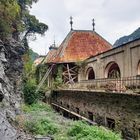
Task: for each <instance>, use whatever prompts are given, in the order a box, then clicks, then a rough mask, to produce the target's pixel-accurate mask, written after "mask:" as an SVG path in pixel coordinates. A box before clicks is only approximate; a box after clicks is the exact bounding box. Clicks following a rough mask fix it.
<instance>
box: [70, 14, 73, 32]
mask: <svg viewBox="0 0 140 140" xmlns="http://www.w3.org/2000/svg"><path fill="white" fill-rule="evenodd" d="M72 19H73V18H72V16H71V17H70V26H71V30H73V27H72V24H73V21H72Z"/></svg>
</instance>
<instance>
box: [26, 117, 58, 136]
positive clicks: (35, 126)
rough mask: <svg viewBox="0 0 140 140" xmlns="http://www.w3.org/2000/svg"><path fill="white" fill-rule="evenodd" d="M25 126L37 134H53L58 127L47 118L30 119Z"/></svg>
mask: <svg viewBox="0 0 140 140" xmlns="http://www.w3.org/2000/svg"><path fill="white" fill-rule="evenodd" d="M25 128H26V130H27V131H29V132H30V133H32V134H35V135H53V134H55V133H56V132H57V130H58V128H57V127H56V125H55V124H53V123H52V122H50V121H49V120H48V119H47V118H42V119H40V120H37V121H28V122H26V123H25Z"/></svg>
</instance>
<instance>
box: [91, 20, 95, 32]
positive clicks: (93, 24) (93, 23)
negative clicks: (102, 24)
mask: <svg viewBox="0 0 140 140" xmlns="http://www.w3.org/2000/svg"><path fill="white" fill-rule="evenodd" d="M94 21H95V20H94V18H93V19H92V26H93V31H94V30H95V22H94Z"/></svg>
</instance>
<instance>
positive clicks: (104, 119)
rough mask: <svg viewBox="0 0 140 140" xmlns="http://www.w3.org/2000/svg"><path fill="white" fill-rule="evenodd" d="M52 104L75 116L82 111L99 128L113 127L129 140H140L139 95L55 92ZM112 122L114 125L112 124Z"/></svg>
mask: <svg viewBox="0 0 140 140" xmlns="http://www.w3.org/2000/svg"><path fill="white" fill-rule="evenodd" d="M52 102H54V103H56V104H58V105H60V106H63V107H65V108H67V109H69V110H71V111H74V112H77V110H78V112H77V113H79V114H81V115H82V116H85V117H86V118H89V119H91V120H93V121H95V122H96V123H97V124H99V125H103V126H107V127H112V128H113V129H115V131H118V132H121V133H122V135H123V136H124V137H125V138H126V139H127V140H130V139H132V140H133V139H134V140H138V137H139V138H140V136H139V135H140V95H138V94H122V93H105V92H91V91H71V90H61V91H54V92H53V94H52ZM91 114H92V115H91ZM91 117H93V118H91ZM110 120H111V121H114V122H113V123H114V124H109V123H110V122H109V121H110ZM111 125H114V126H111Z"/></svg>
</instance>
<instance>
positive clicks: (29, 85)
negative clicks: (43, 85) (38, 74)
mask: <svg viewBox="0 0 140 140" xmlns="http://www.w3.org/2000/svg"><path fill="white" fill-rule="evenodd" d="M23 93H24V101H25V103H26V104H33V103H36V102H37V101H38V100H40V99H42V98H43V92H42V91H38V92H36V85H35V82H34V80H28V81H26V82H25V83H24V86H23Z"/></svg>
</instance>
